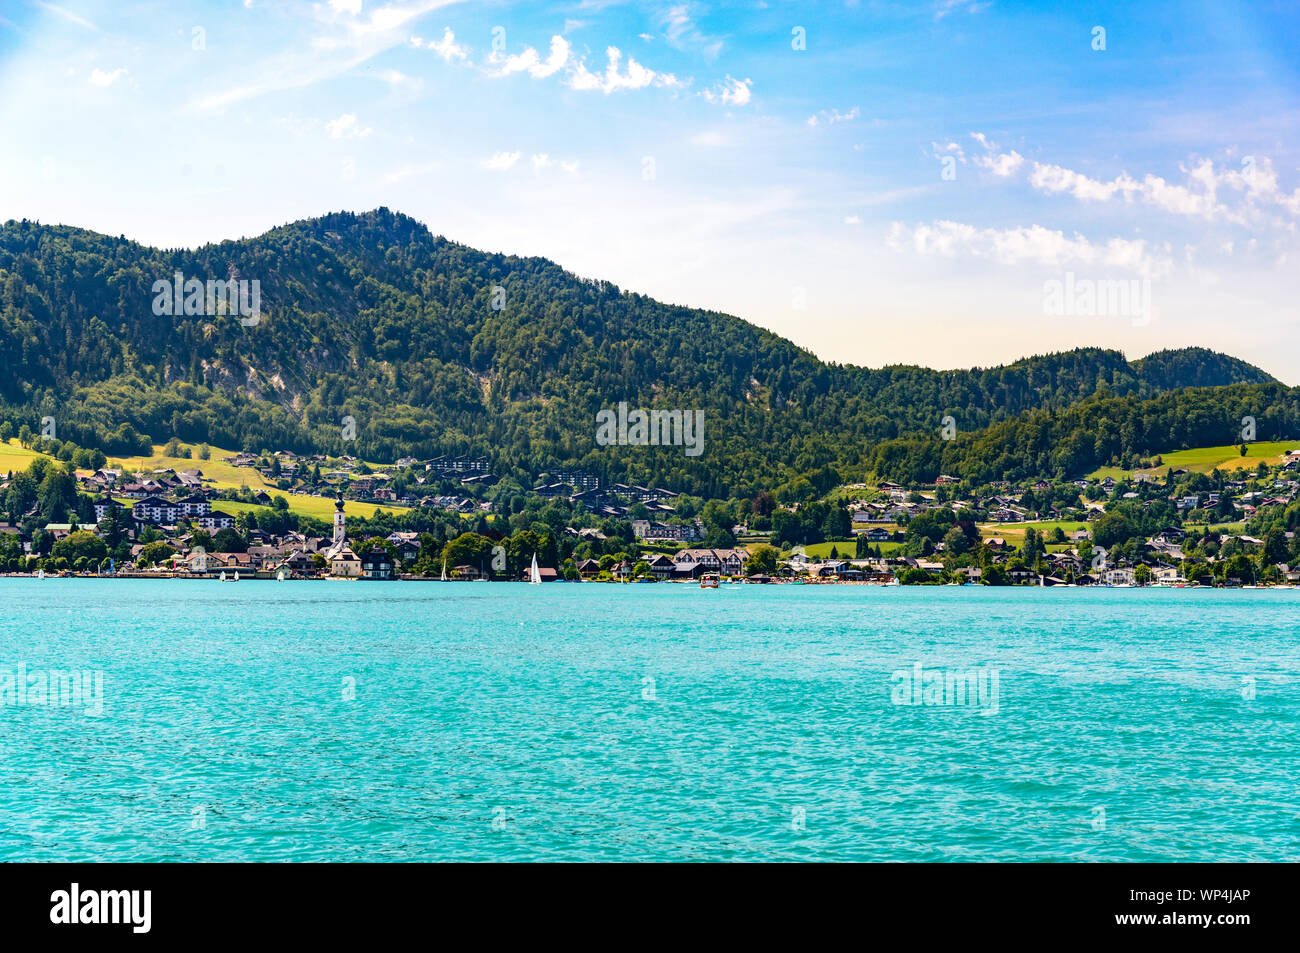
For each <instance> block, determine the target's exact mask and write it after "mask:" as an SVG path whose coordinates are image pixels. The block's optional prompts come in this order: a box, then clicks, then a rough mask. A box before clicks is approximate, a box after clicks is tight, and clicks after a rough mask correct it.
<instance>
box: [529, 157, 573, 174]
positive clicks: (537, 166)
mask: <svg viewBox="0 0 1300 953" xmlns="http://www.w3.org/2000/svg"><path fill="white" fill-rule="evenodd" d="M532 163H533V171H534V172H540V171H541V170H542V169H556V168H558V169H560V170H562V171H564V172H567V173H568V174H569V175H573V174H574V173H576V172H577V171H578V162H577V160H573V161H570V160H567V159H552V158H551V157H550V156H549V155H547V154H546V153H545V152H538V153H535V154H534V155H533V157H532Z"/></svg>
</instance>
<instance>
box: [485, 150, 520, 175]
mask: <svg viewBox="0 0 1300 953" xmlns="http://www.w3.org/2000/svg"><path fill="white" fill-rule="evenodd" d="M518 161H519V153H518V152H498V153H497V154H496V155H494V156H492V157H490V158H488V159H484V160H483V168H485V169H492V170H493V171H496V172H504V171H506V170H507V169H512V168H514V165H515V163H516V162H518Z"/></svg>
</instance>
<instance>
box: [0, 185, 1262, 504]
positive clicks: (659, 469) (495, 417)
mask: <svg viewBox="0 0 1300 953" xmlns="http://www.w3.org/2000/svg"><path fill="white" fill-rule="evenodd" d="M177 271H179V272H181V274H182V275H183V276H184V277H185V278H187V279H188V278H198V279H199V280H200V281H205V280H208V279H226V278H227V277H230V276H232V275H237V276H238V277H240V278H243V279H245V280H252V279H256V280H258V282H259V284H260V296H261V314H260V317H259V320H258V321H257V323H256V324H255V325H252V326H246V325H245V324H241V323H240V321H239V320H238V319H237V318H236V317H235V316H232V315H222V316H202V315H192V316H188V317H187V316H183V315H182V316H178V317H168V316H162V317H160V316H156V315H155V314H154V313H153V308H152V304H153V302H154V299H155V294H154V291H153V286H154V282H155V281H158V280H170V279H171V277H172V276H173V274H174V273H175V272H177ZM0 362H2V363H3V367H4V370H5V373H4V374H3V375H0V414H2V415H3V416H4V417H6V418H7V419H10V420H12V421H15V423H16V422H18V421H23V422H27V423H28V424H29V425H30V426H32V428H33V429H37V427H38V423H37V422H38V420H39V418H40V417H41V416H44V415H50V416H53V417H55V418H56V420H57V421H58V422H59V428H60V430H59V436H61V437H66V438H69V439H73V440H76V441H77V442H78V443H81V444H83V445H91V446H94V445H97V444H102V443H104V442H105V441H107V440H110V439H111V435H112V434H113V433H114V432H119V431H120V430H121V428H122V427H123V425H126V426H128V427H129V428H134V430H136V431H139V432H141V433H147V434H149V435H151V436H152V437H153V438H154V439H155V440H158V441H162V440H165V439H167V438H168V437H170V436H173V435H175V436H178V437H180V438H182V439H184V440H190V441H200V440H203V441H208V442H211V443H214V444H218V445H222V446H237V447H244V448H247V449H260V448H281V447H283V448H288V449H293V450H296V451H312V450H321V451H327V452H335V453H337V452H344V451H345V450H352V451H353V452H359V453H361V454H363V455H364V456H366V457H367V458H369V459H381V460H384V459H386V460H392V459H395V458H397V457H399V456H402V455H406V454H410V455H413V456H417V457H430V456H434V455H437V454H440V453H466V452H471V453H483V454H487V455H488V456H490V457H491V458H492V459H493V461H494V464H495V466H496V468H497V470H498V471H499V472H502V473H510V474H514V475H515V476H516V478H517V479H519V480H520V481H521V483H522V482H525V481H526V480H527V479H529V478H531V477H532V476H534V475H536V474H538V473H541V472H543V471H550V470H553V469H555V468H556V467H559V466H577V467H582V468H585V469H588V470H591V471H594V472H597V473H599V474H601V475H602V476H603V477H605V478H606V479H611V480H625V481H634V482H640V483H654V484H662V485H667V486H671V487H674V488H678V489H686V490H690V491H692V492H695V493H698V494H701V495H704V496H729V495H748V494H751V493H753V492H755V491H757V490H758V489H762V488H769V489H770V488H772V487H774V486H775V485H777V484H780V483H782V482H785V481H789V480H791V479H794V478H796V477H797V476H799V475H801V474H805V475H806V474H811V475H812V478H813V479H829V478H830V477H831V476H833V475H836V474H838V475H843V476H845V477H848V476H859V477H860V475H861V474H862V472H864V470H865V468H866V467H867V466H868V465H870V464H871V461H872V460H873V459H874V457H873V452H874V451H875V448H876V447H877V445H878V444H880V443H881V442H882V441H889V440H891V439H894V438H900V437H908V436H909V435H916V434H926V435H933V434H936V433H937V431H938V428H939V426H940V421H941V418H942V417H943V416H945V415H948V414H951V415H953V416H954V417H956V418H957V420H958V422H959V426H960V428H961V430H962V431H963V432H966V433H969V432H971V431H976V430H981V429H983V428H985V427H987V426H989V425H990V424H996V423H998V422H1000V421H1007V420H1008V419H1010V418H1014V417H1017V416H1018V415H1020V414H1023V413H1027V412H1043V413H1060V412H1062V411H1065V410H1066V409H1067V408H1070V407H1073V406H1074V405H1077V404H1078V403H1079V402H1080V401H1084V400H1087V399H1089V398H1092V397H1094V396H1097V395H1099V394H1100V395H1110V396H1113V397H1124V398H1128V399H1131V400H1146V399H1150V398H1153V397H1157V396H1159V395H1161V394H1164V393H1167V392H1169V391H1173V390H1177V389H1179V388H1185V387H1198V388H1201V387H1222V386H1225V385H1241V384H1257V385H1258V384H1274V383H1276V382H1274V381H1273V379H1272V378H1271V377H1270V376H1269V375H1267V374H1265V373H1264V372H1263V371H1261V370H1259V369H1258V368H1256V367H1253V366H1251V365H1249V364H1247V363H1245V362H1242V361H1239V360H1236V359H1235V358H1232V357H1228V356H1226V355H1223V354H1219V353H1216V352H1213V351H1208V350H1203V349H1197V348H1189V349H1184V350H1179V351H1164V352H1159V353H1157V354H1152V355H1150V356H1148V357H1146V358H1143V359H1142V360H1139V361H1133V362H1129V361H1127V360H1125V358H1124V356H1123V355H1122V354H1120V353H1119V352H1117V351H1108V350H1101V349H1095V348H1085V349H1080V350H1075V351H1070V352H1066V353H1061V354H1048V355H1041V356H1035V357H1029V358H1025V359H1023V360H1020V361H1016V362H1015V363H1013V364H1009V365H1006V366H1003V367H993V368H974V369H969V370H953V371H939V370H931V369H928V368H920V367H909V366H891V367H884V368H879V369H868V368H862V367H855V366H852V365H841V364H835V363H826V362H823V361H821V360H819V359H817V358H816V357H815V356H814V355H812V354H811V353H809V352H808V351H806V350H804V349H801V348H799V347H796V346H795V345H794V344H792V343H791V342H789V341H787V340H785V339H783V338H781V337H778V336H777V335H775V334H772V333H770V332H767V331H764V330H762V329H761V328H758V327H756V326H754V325H752V324H749V323H748V322H745V321H743V320H741V319H740V318H736V317H733V316H730V315H726V314H720V313H717V312H712V311H701V310H696V309H691V308H684V307H678V306H672V305H665V304H661V303H659V302H657V301H654V300H652V299H650V298H647V297H645V296H643V295H637V294H632V293H629V292H624V291H620V290H619V289H618V288H617V287H615V286H614V285H612V284H610V283H608V282H604V281H598V280H590V279H584V278H580V277H578V276H575V275H573V274H571V273H569V272H566V271H564V270H563V269H562V268H560V267H559V266H558V265H556V264H555V263H553V262H550V261H547V260H546V259H542V258H517V257H513V256H506V255H497V254H489V253H486V252H480V251H477V250H475V249H472V248H468V247H466V246H464V245H459V244H456V243H455V242H452V241H449V240H447V239H446V238H443V237H440V236H437V235H434V234H433V233H431V232H430V231H429V230H428V229H427V228H425V227H424V226H423V225H421V224H420V223H418V222H416V221H415V220H414V219H411V218H409V217H407V216H405V215H401V214H397V213H394V212H390V211H389V210H387V209H382V208H381V209H377V210H375V211H371V212H367V213H364V214H352V213H335V214H329V215H324V216H321V217H319V218H314V219H309V220H305V221H301V222H295V223H292V224H289V225H285V226H282V227H280V228H275V229H272V230H271V231H269V232H267V233H265V234H264V235H260V236H258V237H256V238H251V239H247V240H241V241H232V242H223V243H221V244H217V245H208V246H204V247H202V248H199V249H197V250H165V249H154V248H149V247H146V246H143V245H139V244H137V243H135V242H131V241H128V240H127V239H125V238H120V237H119V238H113V237H111V236H107V235H102V234H98V233H95V232H90V231H86V230H83V229H77V228H71V227H66V226H47V225H40V224H37V223H33V222H26V221H24V222H13V221H11V222H8V223H6V224H5V225H4V226H3V227H0ZM619 401H628V402H629V403H630V405H631V406H632V407H658V408H689V409H694V408H698V409H702V410H703V411H704V414H705V420H706V425H705V433H706V436H705V448H704V452H703V453H702V454H701V455H700V456H698V457H688V456H686V455H685V454H684V453H683V452H682V449H681V448H659V447H628V446H599V445H597V443H596V441H595V424H594V421H595V414H596V412H597V411H598V410H600V409H602V408H610V407H613V406H615V405H616V404H617V403H618V402H619ZM345 416H350V417H352V418H354V420H355V421H356V427H357V442H356V444H345V443H344V441H343V439H342V436H341V423H342V419H343V418H344V417H345ZM828 467H829V468H832V470H833V471H834V473H832V471H830V470H827V469H826V468H828Z"/></svg>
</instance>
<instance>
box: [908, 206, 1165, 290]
mask: <svg viewBox="0 0 1300 953" xmlns="http://www.w3.org/2000/svg"><path fill="white" fill-rule="evenodd" d="M887 241H888V244H889V246H890V247H891V248H893V249H895V250H896V251H902V250H909V249H910V250H911V251H914V252H915V253H917V254H918V255H936V256H942V257H947V258H952V257H955V256H958V255H969V256H972V257H975V258H983V259H989V260H992V261H996V262H999V263H1001V264H1004V265H1017V264H1021V263H1025V262H1029V263H1032V264H1038V265H1050V266H1053V267H1058V266H1064V265H1074V264H1085V265H1100V266H1104V267H1109V268H1118V269H1123V270H1127V271H1131V272H1134V273H1136V274H1138V275H1141V276H1142V277H1146V278H1153V277H1161V276H1164V275H1167V274H1168V273H1169V272H1170V271H1172V270H1173V261H1172V259H1171V258H1170V256H1169V254H1168V253H1167V249H1166V250H1165V253H1163V254H1162V253H1161V252H1159V251H1153V250H1152V249H1151V247H1150V246H1149V245H1148V243H1147V242H1146V241H1145V240H1143V239H1126V238H1111V239H1108V240H1107V241H1106V242H1104V243H1101V244H1095V243H1093V242H1091V241H1089V240H1088V239H1087V238H1085V237H1083V236H1082V235H1080V234H1078V233H1075V234H1074V235H1073V236H1068V235H1066V234H1065V233H1064V232H1062V231H1060V230H1058V229H1050V228H1044V227H1043V226H1041V225H1029V226H1026V227H1020V228H978V227H976V226H974V225H968V224H965V223H962V222H952V221H942V220H941V221H935V222H930V223H928V224H922V225H917V226H915V227H911V228H909V227H908V226H906V225H905V224H903V223H902V222H894V223H893V225H892V227H891V229H890V232H889V236H888V239H887Z"/></svg>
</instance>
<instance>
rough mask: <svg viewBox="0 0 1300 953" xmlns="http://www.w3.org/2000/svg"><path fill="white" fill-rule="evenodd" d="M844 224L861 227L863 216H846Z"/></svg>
mask: <svg viewBox="0 0 1300 953" xmlns="http://www.w3.org/2000/svg"><path fill="white" fill-rule="evenodd" d="M844 224H845V225H861V224H862V216H861V215H846V216H844Z"/></svg>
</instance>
